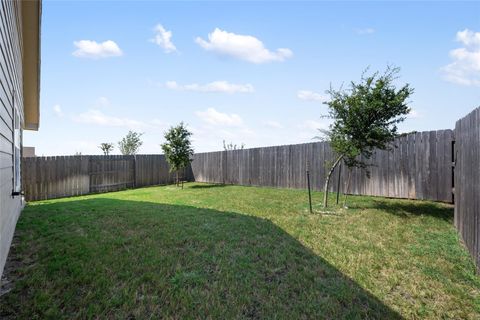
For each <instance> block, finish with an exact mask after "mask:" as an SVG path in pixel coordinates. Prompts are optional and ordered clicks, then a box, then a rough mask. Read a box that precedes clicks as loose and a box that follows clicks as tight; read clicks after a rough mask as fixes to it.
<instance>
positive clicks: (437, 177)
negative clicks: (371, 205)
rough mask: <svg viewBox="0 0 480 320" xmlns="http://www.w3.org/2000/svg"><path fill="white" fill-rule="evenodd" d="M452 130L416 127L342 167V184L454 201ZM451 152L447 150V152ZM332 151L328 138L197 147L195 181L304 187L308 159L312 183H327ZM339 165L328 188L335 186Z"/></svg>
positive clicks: (352, 189) (368, 191)
mask: <svg viewBox="0 0 480 320" xmlns="http://www.w3.org/2000/svg"><path fill="white" fill-rule="evenodd" d="M452 141H453V132H452V130H440V131H427V132H420V133H412V134H408V135H405V136H401V137H399V138H397V139H396V140H395V141H394V143H393V146H392V149H391V150H390V151H386V150H377V151H375V152H374V154H373V156H372V158H371V159H370V160H369V162H368V163H369V164H370V166H369V171H370V178H368V177H367V174H366V171H365V170H363V169H353V170H352V172H351V173H349V170H347V169H346V168H345V167H343V170H342V173H341V179H340V189H341V190H346V188H347V180H348V175H349V174H351V177H350V185H349V190H348V193H351V194H359V195H360V194H361V195H374V196H385V197H392V198H410V199H428V200H436V201H444V202H452V201H453V196H452V176H451V175H452V170H451V159H450V158H449V156H448V154H450V153H451V151H450V150H451V145H452ZM445 154H447V156H446V155H445ZM333 161H334V153H333V151H332V149H331V148H330V146H329V144H328V143H326V142H316V143H306V144H298V145H286V146H275V147H264V148H253V149H244V150H231V151H218V152H208V153H197V154H195V155H194V161H193V162H192V171H193V176H194V178H195V181H199V182H210V183H226V184H239V185H252V186H268V187H278V188H305V187H306V185H307V181H306V170H307V165H308V167H309V170H310V177H311V179H312V180H311V185H312V187H313V188H314V189H316V190H322V189H323V182H324V179H325V175H326V174H327V168H328V166H329V165H330V164H331V163H332V162H333ZM338 171H339V169H336V170H335V171H334V173H333V176H332V179H331V184H330V191H335V190H337V184H338Z"/></svg>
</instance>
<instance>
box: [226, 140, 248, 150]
mask: <svg viewBox="0 0 480 320" xmlns="http://www.w3.org/2000/svg"><path fill="white" fill-rule="evenodd" d="M243 148H245V143H243V142H242V144H240V146H238V148H237V145H236V144H233V143H232V142H230V143H228V144H227V143H225V140H223V150H225V151H230V150H243Z"/></svg>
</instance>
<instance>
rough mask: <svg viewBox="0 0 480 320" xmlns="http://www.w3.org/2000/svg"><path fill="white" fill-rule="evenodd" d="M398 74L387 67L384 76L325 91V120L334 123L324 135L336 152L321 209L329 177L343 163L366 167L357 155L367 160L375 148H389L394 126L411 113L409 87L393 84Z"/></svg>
mask: <svg viewBox="0 0 480 320" xmlns="http://www.w3.org/2000/svg"><path fill="white" fill-rule="evenodd" d="M399 72H400V69H399V68H396V67H393V68H392V67H388V68H387V70H386V71H385V72H384V73H383V74H380V73H379V72H375V73H373V74H372V75H369V76H367V75H366V72H364V73H363V74H362V77H361V80H360V82H359V83H355V82H353V81H352V82H351V83H350V87H349V89H347V90H344V89H342V88H340V89H339V90H334V89H332V88H330V90H329V91H328V93H329V94H330V97H331V100H330V101H328V102H325V104H326V105H327V106H328V116H327V117H328V118H331V119H333V123H332V124H331V125H330V128H329V130H328V131H324V134H325V135H326V139H327V140H328V141H329V142H330V145H331V147H332V148H333V150H334V152H335V153H336V159H335V160H334V161H333V164H332V165H331V167H330V170H329V172H328V175H327V177H326V179H325V185H324V191H325V194H324V198H323V206H324V208H326V207H327V191H328V185H329V182H330V177H331V175H332V173H333V170H334V169H335V167H336V166H337V165H338V164H339V163H340V162H341V161H342V160H343V161H344V163H345V164H346V165H347V167H349V168H350V169H351V168H353V167H360V168H366V167H367V164H366V163H365V162H363V161H361V160H359V156H360V155H362V156H363V157H364V158H365V159H370V157H371V156H372V153H373V151H374V149H375V148H378V149H382V150H388V149H390V148H391V142H392V141H393V139H394V138H395V137H396V136H397V134H398V133H397V131H398V128H397V124H398V123H400V122H402V121H404V120H405V118H406V115H407V114H408V113H409V112H410V108H409V107H408V101H407V99H408V98H409V97H410V95H411V94H412V93H413V89H412V88H411V87H410V85H409V84H405V85H404V86H402V87H401V88H400V89H397V88H396V86H395V84H394V82H395V81H396V80H397V79H398V74H399ZM367 173H368V171H367Z"/></svg>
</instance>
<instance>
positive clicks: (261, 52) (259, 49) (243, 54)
mask: <svg viewBox="0 0 480 320" xmlns="http://www.w3.org/2000/svg"><path fill="white" fill-rule="evenodd" d="M195 42H196V43H197V44H199V45H200V46H201V47H202V48H203V49H205V50H207V51H212V52H215V53H218V54H221V55H227V56H231V57H234V58H237V59H240V60H244V61H248V62H252V63H265V62H272V61H285V60H286V59H288V58H291V57H292V56H293V52H292V50H290V49H287V48H279V49H277V50H276V51H270V50H268V49H267V48H265V46H264V44H263V42H262V41H260V40H259V39H257V38H255V37H253V36H249V35H240V34H235V33H231V32H227V31H224V30H221V29H218V28H215V30H213V32H212V33H210V34H209V35H208V41H206V40H204V39H202V38H200V37H197V38H196V39H195Z"/></svg>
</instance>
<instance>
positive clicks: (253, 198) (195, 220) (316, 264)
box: [0, 183, 480, 319]
mask: <svg viewBox="0 0 480 320" xmlns="http://www.w3.org/2000/svg"><path fill="white" fill-rule="evenodd" d="M313 197H314V200H315V203H318V202H320V200H321V193H313ZM306 199H307V197H306V193H305V191H300V190H281V189H271V188H254V187H240V186H217V185H207V184H198V183H190V184H186V185H185V189H184V190H181V189H180V188H176V187H174V186H164V187H150V188H144V189H136V190H128V191H122V192H115V193H105V194H100V195H92V196H84V197H74V198H67V199H59V200H50V201H41V202H34V203H30V204H29V205H28V206H27V207H26V208H25V210H24V211H23V213H22V215H21V217H20V220H19V222H18V225H17V231H16V235H15V238H14V245H13V247H12V249H11V252H10V257H9V260H10V261H9V267H8V268H7V269H6V271H5V272H6V274H7V277H8V279H9V280H11V281H12V284H13V285H11V288H9V287H8V286H7V290H8V289H10V291H9V292H8V293H6V294H4V295H3V296H2V297H1V298H0V317H1V318H7V319H8V318H12V319H13V318H28V319H31V318H52V319H59V318H66V319H71V318H112V319H113V318H116V319H125V318H132V319H133V318H137V319H138V318H149V317H151V318H159V316H163V317H164V318H173V319H185V318H186V319H191V318H199V319H205V318H216V319H230V318H247V319H252V318H254V319H266V318H268V319H272V318H279V319H298V318H301V319H319V318H328V319H336V318H348V319H356V318H379V319H395V318H430V319H438V318H456V319H459V318H462V319H469V318H470V319H478V318H480V295H479V293H480V280H479V278H478V277H477V276H475V272H474V270H475V269H474V265H473V262H472V260H471V258H470V257H469V255H468V254H467V252H466V250H465V249H464V248H463V246H462V245H461V243H460V241H459V238H458V236H457V233H456V231H455V229H454V227H453V225H452V220H453V208H452V206H450V205H445V204H439V203H432V202H425V201H408V200H392V199H383V198H374V197H358V196H355V197H354V196H352V197H349V209H347V210H345V209H340V208H337V209H335V208H332V210H331V212H330V213H328V214H319V213H315V214H310V213H308V210H307V207H308V205H307V202H306ZM331 203H334V198H333V195H332V199H331ZM315 210H320V206H319V205H316V206H315Z"/></svg>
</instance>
